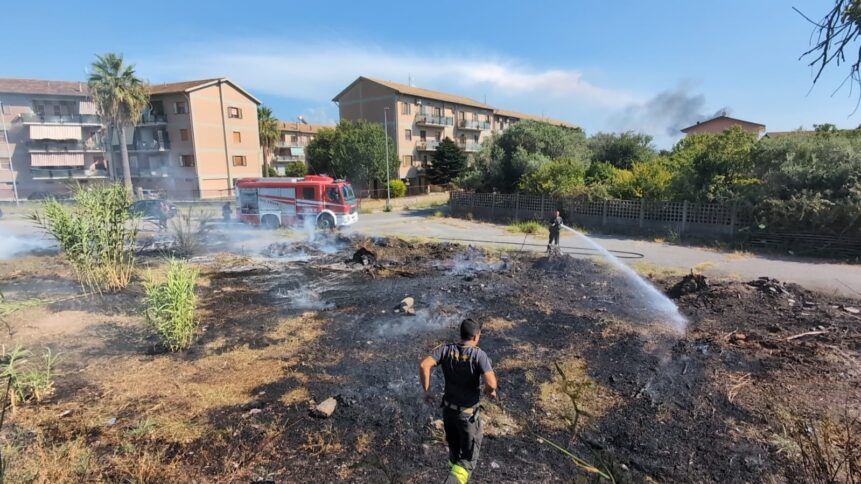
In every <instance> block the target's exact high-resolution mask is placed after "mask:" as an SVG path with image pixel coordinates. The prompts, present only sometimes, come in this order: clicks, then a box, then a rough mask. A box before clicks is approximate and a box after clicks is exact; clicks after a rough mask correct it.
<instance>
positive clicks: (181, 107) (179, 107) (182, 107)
mask: <svg viewBox="0 0 861 484" xmlns="http://www.w3.org/2000/svg"><path fill="white" fill-rule="evenodd" d="M173 112H174V113H176V114H188V105H187V104H185V101H177V102H175V103H173Z"/></svg>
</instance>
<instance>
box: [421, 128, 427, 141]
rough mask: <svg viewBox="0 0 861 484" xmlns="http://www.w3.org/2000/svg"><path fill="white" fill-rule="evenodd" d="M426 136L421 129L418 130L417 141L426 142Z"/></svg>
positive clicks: (425, 132)
mask: <svg viewBox="0 0 861 484" xmlns="http://www.w3.org/2000/svg"><path fill="white" fill-rule="evenodd" d="M427 135H428V133H427V131H425V130H423V129H422V130H419V139H420V140H422V141H425V140H427Z"/></svg>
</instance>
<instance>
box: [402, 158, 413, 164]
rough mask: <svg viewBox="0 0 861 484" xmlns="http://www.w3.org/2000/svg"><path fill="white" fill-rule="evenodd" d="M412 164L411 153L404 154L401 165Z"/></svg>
mask: <svg viewBox="0 0 861 484" xmlns="http://www.w3.org/2000/svg"><path fill="white" fill-rule="evenodd" d="M412 164H413V155H404V161H403V163H401V166H410V165H412Z"/></svg>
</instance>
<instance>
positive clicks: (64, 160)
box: [30, 153, 84, 167]
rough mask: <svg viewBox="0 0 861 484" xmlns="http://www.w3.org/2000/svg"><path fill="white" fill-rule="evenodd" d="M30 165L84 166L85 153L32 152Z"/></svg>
mask: <svg viewBox="0 0 861 484" xmlns="http://www.w3.org/2000/svg"><path fill="white" fill-rule="evenodd" d="M30 166H33V167H42V166H84V154H83V153H31V154H30Z"/></svg>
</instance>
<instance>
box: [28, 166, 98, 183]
mask: <svg viewBox="0 0 861 484" xmlns="http://www.w3.org/2000/svg"><path fill="white" fill-rule="evenodd" d="M30 177H31V178H33V179H34V180H78V179H82V178H107V177H108V172H107V170H87V169H84V168H46V169H41V168H31V169H30Z"/></svg>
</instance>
